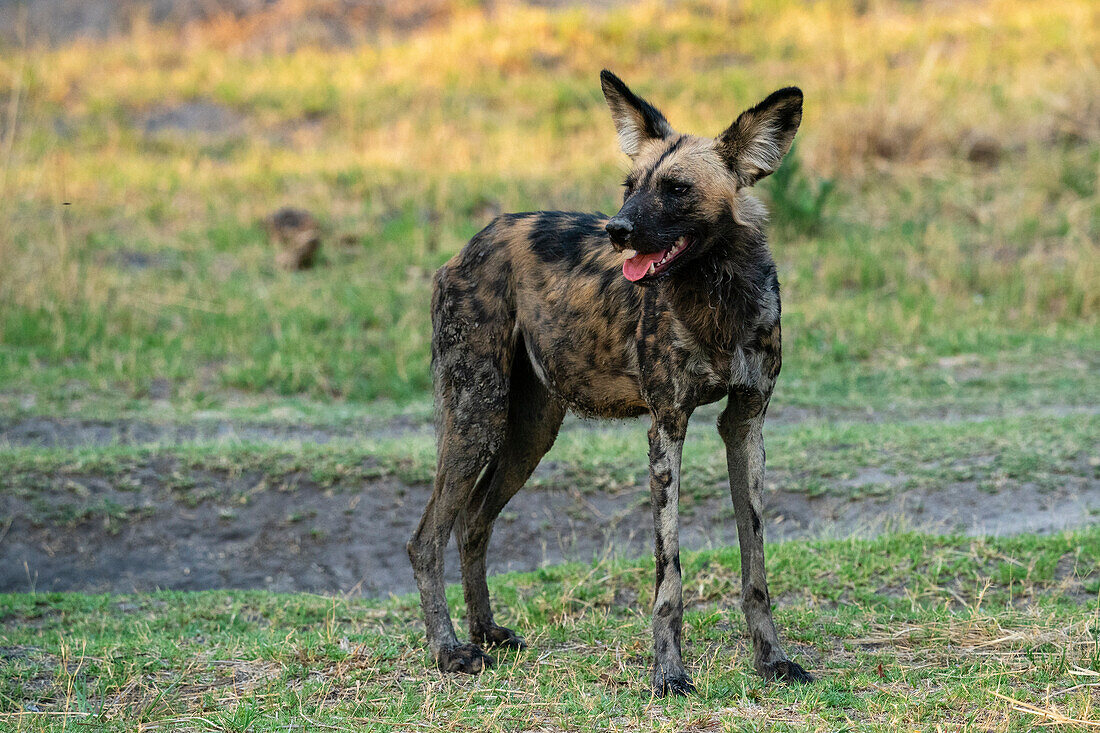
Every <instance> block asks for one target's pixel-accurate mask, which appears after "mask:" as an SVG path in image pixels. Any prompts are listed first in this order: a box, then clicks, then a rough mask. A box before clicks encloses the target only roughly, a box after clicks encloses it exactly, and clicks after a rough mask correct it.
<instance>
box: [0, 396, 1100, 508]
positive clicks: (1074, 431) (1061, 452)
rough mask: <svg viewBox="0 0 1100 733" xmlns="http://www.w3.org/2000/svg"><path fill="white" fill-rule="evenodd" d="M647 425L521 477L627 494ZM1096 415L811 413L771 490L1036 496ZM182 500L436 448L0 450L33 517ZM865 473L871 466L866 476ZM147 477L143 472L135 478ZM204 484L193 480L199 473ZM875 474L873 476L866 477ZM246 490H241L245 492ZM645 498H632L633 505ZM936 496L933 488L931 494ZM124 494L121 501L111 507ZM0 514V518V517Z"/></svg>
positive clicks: (404, 473)
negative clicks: (155, 494)
mask: <svg viewBox="0 0 1100 733" xmlns="http://www.w3.org/2000/svg"><path fill="white" fill-rule="evenodd" d="M708 417H712V416H711V415H701V416H699V418H698V419H697V420H696V422H694V423H693V426H692V428H691V430H690V437H689V440H688V441H687V443H686V444H685V448H684V458H683V479H682V480H683V483H682V487H681V492H682V495H683V497H684V499H683V501H684V502H685V511H691V508H690V507H691V504H692V502H694V501H695V500H702V499H706V498H708V497H713V496H716V495H721V494H722V493H724V489H723V488H722V487H723V486H724V484H725V481H726V463H725V452H724V448H723V446H722V443H721V440H720V438H719V437H718V435H717V431H716V430H715V429H714V428H713V420H710V419H707V418H708ZM645 431H646V425H645V424H644V421H638V422H632V423H620V424H616V423H611V424H607V423H604V424H592V425H586V426H575V427H572V428H570V429H566V430H564V431H563V432H562V434H561V436H560V437H559V439H558V442H557V443H556V445H555V446H554V448H553V450H551V452H550V453H549V454H547V456H546V458H545V459H544V461H543V466H544V467H543V469H542V470H541V471H540V472H539V473H538V474H536V476H535V477H534V478H533V479H532V480H531V482H530V484H531V485H532V486H535V487H563V486H565V487H570V488H572V489H574V490H576V491H579V492H580V493H582V494H586V493H593V492H608V491H611V492H623V491H635V487H637V486H640V485H641V486H644V485H645V483H646V471H647V466H646V462H645V456H646V450H647V449H646V445H647V444H646V437H645ZM1098 445H1100V416H1098V415H1097V414H1095V413H1094V412H1092V411H1083V412H1073V413H1070V414H1066V415H1052V414H1046V415H1043V414H1031V415H1027V416H1018V417H1000V418H994V419H989V418H977V419H967V420H958V421H952V422H942V421H938V420H915V421H901V422H883V421H876V422H859V421H821V420H815V419H811V420H806V421H801V422H797V423H790V424H787V423H780V424H778V425H774V426H771V427H769V428H768V430H767V447H768V485H769V487H770V488H777V489H782V490H786V491H796V492H805V493H808V494H810V495H820V494H831V495H835V496H850V497H864V496H867V495H876V494H877V495H890V494H894V493H897V492H901V491H907V490H920V491H922V492H929V491H931V492H934V491H935V490H939V489H943V488H945V487H951V486H954V485H957V484H959V483H960V482H968V483H973V484H974V485H975V486H977V487H978V488H980V489H982V490H985V491H988V492H990V493H993V494H995V493H996V491H997V490H999V489H1000V488H1002V487H1004V486H1006V485H1013V486H1029V487H1030V488H1031V490H1033V491H1035V492H1037V493H1042V492H1047V491H1053V490H1057V489H1060V488H1064V487H1065V486H1066V484H1067V480H1069V479H1076V478H1084V479H1085V480H1086V481H1089V480H1092V481H1095V480H1097V479H1100V468H1098V466H1100V454H1098V453H1097V446H1098ZM152 466H156V467H157V468H156V471H155V473H156V474H157V477H158V478H157V481H158V482H159V484H160V486H161V487H162V488H166V489H169V490H171V492H172V495H173V496H174V497H175V498H176V500H177V501H179V502H180V503H182V504H183V505H185V506H195V505H197V504H199V503H202V502H204V501H206V500H207V499H208V498H210V491H211V487H212V486H213V485H217V484H218V483H219V482H224V481H231V480H233V479H236V478H238V477H241V476H247V477H249V480H248V481H247V482H246V483H247V485H248V489H250V490H251V489H252V487H256V486H268V487H284V490H291V489H293V488H294V487H295V486H298V485H299V484H300V482H301V481H302V480H306V481H309V482H310V483H311V485H316V486H319V487H321V488H323V489H333V490H339V491H348V492H358V491H361V490H363V486H364V484H367V483H369V482H371V481H373V480H376V479H379V478H384V477H393V478H396V479H397V480H398V481H400V482H403V483H406V484H409V483H430V482H431V481H432V477H433V475H434V471H435V444H434V436H433V434H432V433H431V431H430V430H427V429H426V426H425V427H422V428H421V429H419V430H415V431H414V432H410V433H406V434H401V435H393V436H383V435H379V434H376V433H375V434H364V435H362V436H361V437H354V438H337V439H333V440H331V441H329V442H326V443H323V444H316V443H312V442H309V441H308V440H297V439H294V438H290V439H284V440H276V441H273V442H268V443H257V442H252V443H248V442H239V441H234V440H206V441H194V442H184V443H178V444H171V445H138V446H128V445H107V446H98V447H83V448H76V449H71V448H45V449H44V448H3V449H0V476H2V477H3V478H2V480H0V486H2V488H3V490H4V491H6V492H8V493H10V494H12V495H18V496H22V497H26V498H29V499H31V500H32V503H33V507H34V508H33V510H32V514H33V515H34V519H35V520H36V521H39V522H50V523H61V524H65V523H76V522H80V521H84V520H87V519H88V518H89V517H93V516H94V517H101V518H103V519H104V520H116V522H115V523H116V525H117V520H124V519H127V518H140V517H142V516H144V514H143V512H145V511H146V508H145V507H144V505H143V501H144V499H145V492H147V491H149V490H152V489H151V488H150V487H145V489H144V491H139V490H138V489H139V487H141V486H142V484H143V482H144V483H148V478H147V475H148V469H149V468H150V467H152ZM870 469H875V470H874V471H870ZM89 476H94V477H99V478H105V479H107V480H108V481H109V482H110V483H111V484H112V485H113V486H116V487H120V488H122V489H124V490H125V489H126V487H131V489H130V490H131V491H133V492H135V493H133V494H132V496H133V499H132V506H131V505H128V504H125V501H126V499H125V497H123V498H120V499H116V500H114V501H115V503H112V504H110V505H105V504H104V503H103V499H102V498H101V497H97V496H96V495H94V494H89V493H88V492H87V491H86V490H85V491H83V492H81V491H79V490H74V488H73V487H74V486H79V485H80V484H79V482H76V483H74V482H73V481H71V480H70V479H79V478H84V477H89ZM140 476H145V477H146V478H138V477H140ZM200 476H201V477H203V478H197V477H200ZM864 476H870V478H866V479H865V478H863V477H864ZM242 492H243V493H242V498H244V495H245V494H247V493H248V491H245V490H244V488H243V487H242ZM644 496H645V494H644V492H643V493H642V494H639V500H641V499H643V498H644ZM932 496H934V493H933V494H932ZM118 502H122V503H118ZM2 519H3V518H2V517H0V521H2Z"/></svg>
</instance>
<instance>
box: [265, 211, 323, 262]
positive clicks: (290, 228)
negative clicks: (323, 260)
mask: <svg viewBox="0 0 1100 733" xmlns="http://www.w3.org/2000/svg"><path fill="white" fill-rule="evenodd" d="M264 229H265V230H266V231H267V235H268V237H270V239H271V242H272V244H274V245H276V246H277V247H278V248H279V251H278V252H276V253H275V264H277V265H278V266H279V267H281V268H283V269H284V270H308V269H309V268H311V267H313V265H314V263H315V262H316V259H317V251H318V250H319V249H320V248H321V227H320V225H318V223H317V220H316V219H314V218H313V215H312V214H310V213H309V212H308V211H305V210H304V209H294V208H291V207H289V206H284V207H283V208H281V209H279V210H278V211H276V212H275V213H273V214H271V215H269V216H268V217H267V218H265V219H264Z"/></svg>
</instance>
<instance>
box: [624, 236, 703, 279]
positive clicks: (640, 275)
mask: <svg viewBox="0 0 1100 733" xmlns="http://www.w3.org/2000/svg"><path fill="white" fill-rule="evenodd" d="M690 244H691V238H690V237H687V236H684V237H680V238H679V239H677V240H676V244H674V245H672V247H671V248H670V249H662V250H660V251H658V252H646V253H644V254H639V253H637V252H634V250H630V249H628V250H626V254H627V255H628V257H627V259H626V262H624V263H623V277H625V278H626V279H627V280H629V281H630V282H632V283H636V282H638V281H639V280H642V279H644V278H647V277H655V276H657V275H660V274H661V273H662V272H664V271H665V270H667V269H668V268H669V267H671V266H672V263H673V261H675V259H676V258H677V257H679V256H680V255H682V254H683V253H684V251H685V250H687V248H688V245H690ZM632 253H633V254H632Z"/></svg>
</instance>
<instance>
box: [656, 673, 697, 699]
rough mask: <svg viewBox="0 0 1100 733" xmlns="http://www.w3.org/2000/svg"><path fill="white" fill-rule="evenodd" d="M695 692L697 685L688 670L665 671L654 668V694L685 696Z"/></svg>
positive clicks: (660, 695)
mask: <svg viewBox="0 0 1100 733" xmlns="http://www.w3.org/2000/svg"><path fill="white" fill-rule="evenodd" d="M693 692H695V685H693V684H692V682H691V678H690V677H688V675H687V672H683V671H680V672H665V671H664V670H662V669H660V668H657V669H655V670H653V694H654V695H656V696H657V697H665V696H667V695H677V696H679V697H684V696H686V695H690V694H691V693H693Z"/></svg>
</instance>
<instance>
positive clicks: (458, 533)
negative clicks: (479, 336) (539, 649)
mask: <svg viewBox="0 0 1100 733" xmlns="http://www.w3.org/2000/svg"><path fill="white" fill-rule="evenodd" d="M511 376H512V379H511V385H510V388H509V396H508V423H507V428H506V430H505V440H504V444H503V445H502V446H501V449H500V451H499V452H498V453H497V455H496V458H495V459H494V460H493V462H492V463H491V464H490V466H489V468H488V469H486V471H485V473H484V474H482V476H481V479H480V480H479V481H478V482H477V486H476V488H475V489H474V492H473V494H472V495H471V497H470V500H469V502H468V503H467V504H466V507H465V509H464V510H463V511H462V513H461V514H459V517H458V522H457V524H456V526H455V537H456V539H457V540H458V548H459V553H460V555H461V557H462V589H463V592H464V594H465V596H466V608H467V618H468V621H469V625H470V639H471V640H472V641H474V642H475V643H478V644H482V645H484V646H505V647H511V648H515V649H522V648H524V647H525V646H526V644H525V642H524V641H523V639H522V638H521V637H519V636H517V635H516V634H515V632H513V631H512V630H511V629H507V628H505V627H503V626H498V625H497V624H496V623H495V622H494V621H493V611H492V608H491V607H490V604H489V588H488V585H487V584H486V582H485V572H486V571H485V553H486V550H487V548H488V545H489V538H490V536H491V535H492V532H493V522H494V521H495V520H496V518H497V515H498V514H500V511H501V510H502V509H503V508H504V506H505V504H507V503H508V501H509V500H510V499H511V498H512V497H513V496H515V494H516V492H517V491H519V490H520V489H521V488H523V485H524V483H526V481H527V479H528V478H529V477H530V476H531V472H532V471H534V470H535V466H537V465H538V463H539V461H540V460H542V457H543V456H544V455H546V452H547V451H548V450H550V447H551V446H552V445H553V444H554V439H555V438H556V437H557V435H558V429H559V428H560V427H561V422H562V419H563V418H564V416H565V406H564V405H563V404H562V403H561V402H559V401H558V400H556V399H555V398H554V397H553V396H552V395H551V394H550V392H549V390H547V389H546V387H544V386H543V385H542V383H541V382H539V380H538V378H537V377H536V376H535V374H534V371H533V370H532V368H531V365H530V362H529V361H528V359H527V355H526V354H525V353H524V349H523V344H522V340H521V341H520V343H519V344H517V347H516V355H515V357H514V360H513V367H512V375H511Z"/></svg>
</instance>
